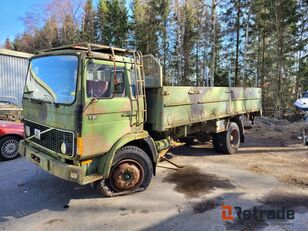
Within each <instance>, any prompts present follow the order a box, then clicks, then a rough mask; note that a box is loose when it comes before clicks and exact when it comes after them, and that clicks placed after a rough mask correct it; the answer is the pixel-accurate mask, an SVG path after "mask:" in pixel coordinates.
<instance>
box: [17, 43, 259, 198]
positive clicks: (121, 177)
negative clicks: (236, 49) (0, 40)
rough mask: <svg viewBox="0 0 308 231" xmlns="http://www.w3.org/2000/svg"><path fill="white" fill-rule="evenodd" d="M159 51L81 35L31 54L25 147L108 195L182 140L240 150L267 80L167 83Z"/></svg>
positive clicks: (45, 164) (48, 165) (141, 178)
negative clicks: (80, 39)
mask: <svg viewBox="0 0 308 231" xmlns="http://www.w3.org/2000/svg"><path fill="white" fill-rule="evenodd" d="M161 69H162V68H161V65H160V64H159V62H158V61H157V60H156V59H155V58H154V57H153V56H152V55H145V56H142V54H141V53H140V52H138V51H133V50H126V49H120V48H113V47H109V46H103V45H96V44H88V43H82V44H77V45H71V46H64V47H58V48H53V49H49V50H43V51H40V52H38V53H37V54H36V55H34V56H33V57H31V59H30V64H29V68H28V75H27V80H26V84H25V89H24V95H23V117H24V126H25V139H24V140H22V141H21V143H20V147H19V152H20V154H21V155H23V156H25V157H26V158H27V159H28V160H30V161H32V162H33V163H35V164H37V165H38V166H39V167H41V168H42V169H44V170H45V171H47V172H49V173H51V174H53V175H55V176H58V177H60V178H62V179H65V180H68V181H72V182H76V183H79V184H81V185H85V184H89V183H94V182H95V183H97V184H96V185H98V187H99V189H100V190H101V191H102V192H103V194H105V195H107V196H114V195H123V194H127V193H132V192H136V191H142V190H144V189H146V188H147V186H148V185H149V183H150V181H151V179H152V176H153V175H155V172H156V164H157V162H158V160H159V158H160V157H161V156H162V155H163V154H164V153H166V150H168V149H169V148H170V147H171V146H172V145H173V144H175V143H176V142H178V141H182V142H183V141H186V142H189V140H192V139H195V138H196V139H201V137H203V138H204V137H208V139H212V140H213V146H214V148H215V150H216V151H217V152H220V153H227V154H233V153H235V152H236V151H237V150H238V148H239V145H240V142H243V141H244V128H243V123H242V118H243V117H246V118H247V117H248V118H250V119H253V117H254V116H255V115H256V114H257V113H260V111H261V89H260V88H239V87H234V88H233V87H232V88H231V87H196V86H163V84H162V83H163V76H162V70H161Z"/></svg>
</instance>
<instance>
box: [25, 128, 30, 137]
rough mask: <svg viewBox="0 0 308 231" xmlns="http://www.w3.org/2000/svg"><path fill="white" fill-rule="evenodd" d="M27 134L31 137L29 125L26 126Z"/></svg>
mask: <svg viewBox="0 0 308 231" xmlns="http://www.w3.org/2000/svg"><path fill="white" fill-rule="evenodd" d="M25 132H26V136H27V137H29V136H30V135H31V131H30V127H29V126H28V125H26V126H25Z"/></svg>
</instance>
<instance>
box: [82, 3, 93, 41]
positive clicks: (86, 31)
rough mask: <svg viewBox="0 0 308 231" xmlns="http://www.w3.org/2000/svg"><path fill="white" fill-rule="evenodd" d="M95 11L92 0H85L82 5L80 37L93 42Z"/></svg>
mask: <svg viewBox="0 0 308 231" xmlns="http://www.w3.org/2000/svg"><path fill="white" fill-rule="evenodd" d="M94 21H95V11H94V9H93V2H92V0H87V1H86V2H85V4H84V7H83V20H82V30H81V39H82V40H83V41H85V42H90V43H94V42H95V40H96V39H95V25H94Z"/></svg>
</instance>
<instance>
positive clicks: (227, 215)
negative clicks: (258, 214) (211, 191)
mask: <svg viewBox="0 0 308 231" xmlns="http://www.w3.org/2000/svg"><path fill="white" fill-rule="evenodd" d="M221 207H222V213H221V217H222V220H223V221H233V220H234V216H233V211H232V210H233V206H231V205H222V206H221Z"/></svg>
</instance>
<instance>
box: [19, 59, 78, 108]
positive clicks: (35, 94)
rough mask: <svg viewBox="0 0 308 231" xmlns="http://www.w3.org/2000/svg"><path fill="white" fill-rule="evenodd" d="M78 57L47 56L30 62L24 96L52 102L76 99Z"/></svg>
mask: <svg viewBox="0 0 308 231" xmlns="http://www.w3.org/2000/svg"><path fill="white" fill-rule="evenodd" d="M77 69H78V58H77V56H73V55H57V56H46V57H40V58H36V59H33V60H32V61H31V62H30V66H29V71H28V77H27V81H26V86H25V91H24V97H25V98H29V99H36V100H40V101H45V102H51V103H62V104H71V103H73V102H74V100H75V95H76V84H77Z"/></svg>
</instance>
